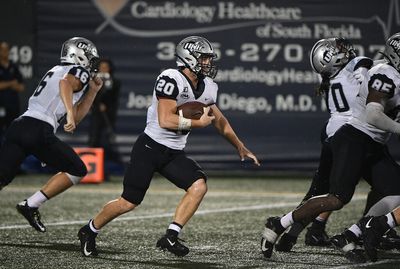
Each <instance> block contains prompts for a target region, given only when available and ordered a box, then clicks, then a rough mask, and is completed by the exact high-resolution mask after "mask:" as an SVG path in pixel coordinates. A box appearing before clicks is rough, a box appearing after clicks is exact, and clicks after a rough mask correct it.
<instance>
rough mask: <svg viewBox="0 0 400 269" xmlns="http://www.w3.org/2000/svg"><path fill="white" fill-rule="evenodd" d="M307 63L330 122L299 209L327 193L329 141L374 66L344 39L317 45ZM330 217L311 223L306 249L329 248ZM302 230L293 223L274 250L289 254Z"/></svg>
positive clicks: (346, 117) (346, 118)
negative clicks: (316, 76) (317, 76)
mask: <svg viewBox="0 0 400 269" xmlns="http://www.w3.org/2000/svg"><path fill="white" fill-rule="evenodd" d="M310 63H311V67H312V68H313V70H314V71H315V72H316V73H318V74H320V76H321V84H320V86H319V88H318V89H317V95H318V96H323V97H324V98H325V102H326V105H327V108H328V111H329V112H330V118H329V120H328V122H327V123H326V125H325V126H324V127H323V128H322V130H321V145H322V148H321V155H320V162H319V166H318V169H317V171H316V172H315V174H314V177H313V179H312V182H311V186H310V188H309V190H308V192H307V194H306V195H305V197H304V198H303V200H302V202H301V203H300V205H299V206H301V204H302V203H304V202H305V201H307V200H308V199H310V198H311V197H314V196H318V195H322V194H326V193H328V192H329V174H330V171H331V165H332V151H331V148H330V143H329V139H330V137H332V136H333V134H334V133H335V132H336V131H337V130H338V129H339V128H340V127H341V126H343V125H344V124H345V123H347V122H348V121H349V120H350V117H351V116H352V107H353V106H354V103H355V102H356V96H357V94H358V91H359V87H360V85H359V84H360V83H362V82H363V80H364V79H365V75H366V72H367V70H368V69H369V68H370V67H371V66H372V64H373V62H372V60H371V59H369V58H367V57H356V53H355V51H354V48H353V45H352V44H351V43H350V42H349V41H348V40H347V39H344V38H328V39H321V40H319V41H318V42H316V43H315V44H314V46H313V48H312V49H311V52H310ZM342 69H343V70H342ZM329 215H330V212H323V213H321V214H320V215H319V216H318V217H317V218H315V219H314V220H313V223H312V225H311V227H309V228H308V229H307V233H306V236H305V244H306V245H310V246H326V245H330V239H329V237H328V235H327V234H326V232H325V225H326V222H327V220H328V218H329ZM304 228H305V226H304V224H303V223H300V222H296V223H294V224H293V225H292V226H291V227H290V229H288V231H286V232H285V233H284V234H283V235H282V236H281V237H280V239H279V241H278V243H277V244H276V246H275V249H276V250H277V251H285V252H287V251H290V250H291V249H292V247H293V246H294V245H295V244H296V242H297V237H298V236H299V234H300V233H301V232H302V231H303V229H304Z"/></svg>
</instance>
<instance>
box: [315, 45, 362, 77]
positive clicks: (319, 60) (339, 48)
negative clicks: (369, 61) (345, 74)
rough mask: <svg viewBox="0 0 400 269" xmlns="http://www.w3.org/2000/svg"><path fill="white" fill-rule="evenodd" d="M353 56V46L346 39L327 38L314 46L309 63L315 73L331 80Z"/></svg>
mask: <svg viewBox="0 0 400 269" xmlns="http://www.w3.org/2000/svg"><path fill="white" fill-rule="evenodd" d="M355 56H356V54H355V51H354V48H353V45H352V44H351V43H350V42H349V41H348V40H347V39H345V38H327V39H321V40H319V41H317V43H315V44H314V46H313V47H312V49H311V53H310V62H311V66H312V68H313V69H314V71H315V72H317V73H319V74H321V75H328V76H329V77H330V78H332V77H334V76H335V75H336V74H337V73H338V72H339V71H340V70H341V69H342V67H343V66H345V65H346V64H347V63H348V62H349V61H350V60H351V59H353V58H354V57H355Z"/></svg>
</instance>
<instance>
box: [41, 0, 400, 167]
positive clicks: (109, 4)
mask: <svg viewBox="0 0 400 269" xmlns="http://www.w3.org/2000/svg"><path fill="white" fill-rule="evenodd" d="M361 10H362V12H361ZM357 11H359V12H357ZM398 14H400V13H399V1H398V0H388V1H373V0H368V1H366V0H354V1H346V0H337V1H330V2H326V1H319V0H311V1H295V0H291V1H290V0H287V1H278V0H270V1H256V0H255V1H210V0H208V1H207V0H204V1H194V0H192V1H189V0H185V1H149V0H147V1H146V0H116V1H107V0H92V1H89V0H86V1H66V0H61V1H51V0H39V1H37V4H36V20H37V49H38V51H37V52H38V54H37V55H38V59H37V62H38V65H37V70H38V72H39V73H41V74H42V73H44V72H45V71H46V70H47V69H48V68H50V67H51V66H52V65H54V64H57V63H58V62H59V51H60V47H61V44H62V42H63V41H65V40H66V39H68V38H70V37H72V36H84V37H86V38H88V39H90V40H92V41H93V42H94V43H95V44H96V46H97V48H98V50H99V52H100V54H101V55H102V56H105V57H108V58H110V59H111V60H112V61H113V62H114V64H115V67H116V76H117V77H118V78H119V79H120V80H121V85H122V88H121V89H122V91H121V96H120V99H119V109H118V119H117V130H116V133H117V141H118V143H119V149H120V151H121V152H122V153H123V154H124V156H125V160H127V158H128V157H129V152H130V149H131V146H132V144H133V143H134V141H135V138H136V137H137V135H138V134H139V133H140V132H142V131H143V129H144V127H145V121H146V109H147V106H148V105H149V101H150V100H151V96H152V92H153V87H154V83H155V79H156V77H157V76H158V74H159V73H160V72H161V71H162V70H164V69H166V68H174V67H175V66H176V64H175V55H174V50H175V45H176V44H177V43H178V42H179V41H180V40H182V39H183V38H185V37H186V36H189V35H199V36H204V37H206V38H207V39H208V40H209V41H210V42H211V43H212V44H213V46H214V48H215V50H216V52H217V54H218V56H219V59H218V62H217V65H218V68H219V72H218V75H217V77H216V79H215V81H216V82H217V83H218V85H219V92H218V101H217V105H218V107H219V108H220V109H221V111H222V112H223V113H224V115H225V116H226V117H227V118H228V120H229V121H230V123H231V125H232V126H233V127H234V129H235V131H236V132H237V134H238V136H239V137H240V138H241V139H242V140H243V141H244V142H245V144H246V145H247V146H248V148H249V149H251V150H252V151H253V152H254V153H255V154H256V155H257V156H258V157H259V158H260V159H261V161H262V162H263V166H262V168H260V169H261V170H263V169H265V170H268V169H271V170H275V169H283V170H289V169H295V170H303V169H311V168H313V167H315V165H316V162H317V161H318V158H319V151H320V141H319V136H320V130H321V128H322V127H323V125H324V122H325V121H326V120H327V119H328V117H329V115H328V112H327V111H326V106H325V104H324V101H323V100H322V99H321V98H320V97H316V96H315V88H316V86H317V85H318V83H319V78H318V76H317V75H316V74H315V73H313V72H312V70H311V67H310V63H309V53H310V49H311V47H312V45H313V44H314V43H315V42H316V41H317V40H319V39H322V38H328V37H333V36H341V37H345V38H348V39H350V40H351V41H352V42H353V44H354V47H355V48H356V51H357V53H358V54H359V55H365V56H368V57H371V58H372V59H374V60H376V59H381V58H382V55H381V54H380V53H379V52H380V51H382V50H383V45H384V42H385V40H386V38H387V37H388V36H390V35H391V34H393V33H395V32H397V31H399V30H400V25H399V21H400V18H399V17H398V16H399V15H398ZM86 131H87V130H85V128H84V127H83V128H81V129H80V134H82V135H84V134H85V132H86ZM70 139H73V137H71V138H70ZM72 142H75V143H79V141H77V140H72ZM80 142H81V143H82V140H81V141H80ZM395 143H397V142H395ZM391 148H392V149H393V153H394V154H395V155H396V154H397V155H398V153H399V150H397V148H399V147H398V145H397V144H395V146H393V147H391ZM186 150H187V152H188V154H189V155H191V156H193V157H194V159H196V160H197V161H198V162H199V163H200V164H201V165H202V166H204V168H206V169H213V170H221V171H227V170H228V169H229V171H232V170H235V169H238V170H241V169H242V168H243V166H241V165H240V164H239V158H238V156H237V153H236V151H235V149H233V148H232V146H231V145H230V144H229V143H228V142H226V141H224V140H223V138H222V137H221V136H219V135H218V134H217V132H216V131H215V129H214V128H212V127H208V128H205V129H202V130H194V131H193V132H192V134H191V136H190V137H189V141H188V146H187V149H186ZM247 166H248V165H246V167H247Z"/></svg>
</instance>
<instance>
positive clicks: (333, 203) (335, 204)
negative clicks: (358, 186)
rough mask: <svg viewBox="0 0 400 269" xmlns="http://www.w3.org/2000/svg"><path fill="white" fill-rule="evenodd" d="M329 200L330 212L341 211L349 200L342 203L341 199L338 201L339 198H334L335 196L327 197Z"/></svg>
mask: <svg viewBox="0 0 400 269" xmlns="http://www.w3.org/2000/svg"><path fill="white" fill-rule="evenodd" d="M328 198H329V204H330V207H331V208H332V209H331V210H340V209H342V207H343V206H344V205H345V204H347V203H348V202H349V201H350V199H348V201H347V202H345V201H343V200H342V199H340V198H339V197H337V196H335V195H331V194H330V195H328Z"/></svg>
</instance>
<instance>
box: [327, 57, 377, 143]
mask: <svg viewBox="0 0 400 269" xmlns="http://www.w3.org/2000/svg"><path fill="white" fill-rule="evenodd" d="M364 59H367V60H370V59H369V58H366V57H356V58H354V59H352V60H351V61H350V62H348V63H347V64H346V66H345V67H344V68H343V69H342V70H341V71H340V72H339V73H338V74H337V75H336V76H335V77H334V78H332V79H331V80H330V87H329V92H328V94H327V95H326V97H325V98H326V99H325V101H326V104H327V107H328V109H329V112H330V115H331V116H330V118H329V120H328V124H327V126H326V134H327V136H328V137H331V136H332V135H334V134H335V132H336V131H337V130H338V129H339V128H340V127H342V126H343V125H344V124H346V123H348V122H349V121H350V118H351V116H352V114H353V107H354V106H355V103H356V99H357V95H358V93H359V91H360V83H359V82H358V81H357V80H356V79H355V78H354V76H353V71H354V68H355V67H356V65H357V64H358V63H359V62H360V61H361V60H364ZM370 61H371V60H370Z"/></svg>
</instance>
